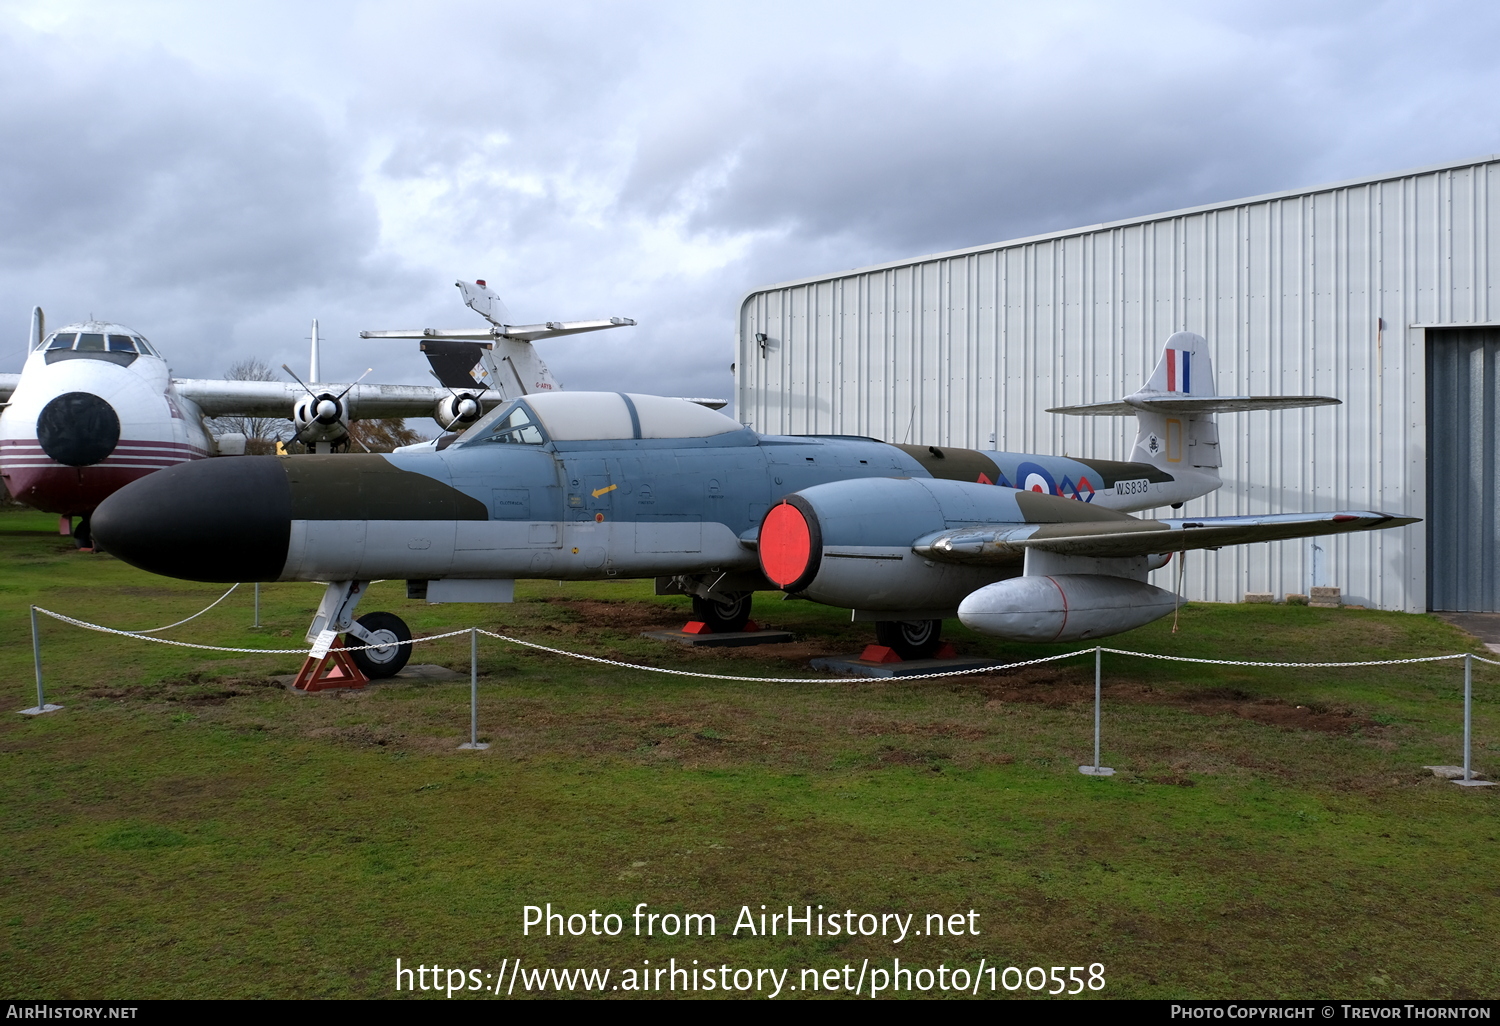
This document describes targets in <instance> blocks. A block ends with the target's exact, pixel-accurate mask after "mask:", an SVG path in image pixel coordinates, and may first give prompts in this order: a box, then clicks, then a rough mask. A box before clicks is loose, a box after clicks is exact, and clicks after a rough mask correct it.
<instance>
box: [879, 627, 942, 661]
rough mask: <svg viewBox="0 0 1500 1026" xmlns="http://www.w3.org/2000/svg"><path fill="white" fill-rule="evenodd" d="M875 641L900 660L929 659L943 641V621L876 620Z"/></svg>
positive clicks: (935, 653)
mask: <svg viewBox="0 0 1500 1026" xmlns="http://www.w3.org/2000/svg"><path fill="white" fill-rule="evenodd" d="M875 639H876V640H877V641H879V642H880V643H881V644H882V645H884V646H885V647H886V648H889V649H890V650H891V651H893V652H895V653H896V654H897V655H898V656H900V657H901V658H902V659H931V658H932V657H933V656H935V655H937V650H938V646H939V645H940V644H942V641H943V621H941V620H877V621H876V622H875Z"/></svg>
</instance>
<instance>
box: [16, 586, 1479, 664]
mask: <svg viewBox="0 0 1500 1026" xmlns="http://www.w3.org/2000/svg"><path fill="white" fill-rule="evenodd" d="M230 590H231V591H232V590H233V589H230ZM226 595H227V593H226ZM219 601H223V598H222V597H221V598H220V600H219ZM215 604H216V605H217V603H215ZM32 608H34V609H35V610H36V611H37V612H38V613H45V614H46V615H48V616H50V617H52V618H53V619H54V620H61V621H62V622H63V623H70V624H72V625H73V626H75V627H82V628H84V629H85V630H90V631H99V632H101V633H103V634H115V635H118V636H120V637H122V638H135V639H137V640H138V641H151V642H155V643H156V644H158V645H176V646H177V647H179V648H196V649H201V650H204V651H208V652H238V653H250V654H254V655H300V656H310V655H311V654H312V649H311V648H226V647H224V646H222V645H195V644H193V643H192V642H190V641H173V640H171V639H169V638H150V637H147V636H146V635H145V634H144V633H141V632H138V631H122V630H116V629H115V628H113V627H103V626H100V625H99V624H97V623H89V622H88V621H86V620H78V619H75V618H73V617H71V616H65V615H64V614H62V613H54V612H53V611H52V610H50V609H44V608H43V607H41V606H33V607H32ZM210 608H212V607H210ZM206 611H207V610H205V612H206ZM189 619H191V617H190V618H189ZM183 622H184V623H185V622H186V621H183ZM173 626H175V624H174V625H173ZM157 629H158V630H165V628H157ZM470 630H474V631H477V632H478V633H480V634H483V635H485V636H486V637H490V638H494V639H495V640H497V641H504V642H507V643H508V644H511V645H520V646H522V647H523V648H531V649H536V650H537V651H539V652H549V653H551V654H552V655H560V656H566V657H568V658H569V659H582V660H585V661H587V662H591V663H602V664H603V665H605V666H622V667H624V668H626V669H630V670H644V671H646V672H648V673H667V674H671V675H673V676H676V677H700V678H702V679H705V680H734V681H741V682H743V683H748V684H826V683H827V682H828V678H827V677H737V676H732V675H730V674H723V673H698V672H695V671H693V670H669V669H665V668H663V667H659V666H641V665H640V664H638V663H627V662H623V661H621V660H619V659H605V658H604V657H602V656H592V655H585V654H584V653H582V652H569V651H567V650H566V649H562V648H552V647H550V646H548V645H539V644H537V643H536V642H534V641H523V640H522V639H520V638H512V637H510V636H508V635H505V634H496V633H495V632H493V631H487V630H485V629H484V628H483V627H474V628H469V627H465V628H462V629H461V630H456V631H449V632H447V633H446V634H433V635H430V636H428V637H423V638H410V639H408V640H406V641H391V642H387V643H386V644H381V645H355V646H350V647H348V648H345V649H344V650H343V651H345V652H363V651H366V650H368V649H372V648H390V647H391V646H392V645H415V644H417V643H418V642H423V641H441V640H442V639H444V638H454V637H457V636H459V635H460V634H468V633H469V631H470ZM1099 650H1100V651H1101V652H1108V653H1110V654H1111V655H1122V656H1135V657H1136V658H1138V659H1160V660H1165V661H1167V662H1177V663H1204V664H1208V665H1210V666H1263V667H1276V668H1299V667H1313V668H1317V667H1323V668H1327V667H1342V666H1404V665H1407V664H1410V663H1437V662H1445V661H1447V660H1450V659H1462V658H1464V656H1465V655H1466V654H1468V655H1470V656H1471V658H1473V659H1475V660H1477V661H1478V662H1481V663H1488V664H1489V665H1491V666H1500V662H1497V661H1496V660H1494V659H1486V658H1484V657H1483V656H1477V655H1472V653H1463V652H1460V653H1457V654H1455V655H1440V656H1420V657H1417V658H1413V659H1369V660H1362V661H1359V662H1348V663H1286V662H1257V661H1253V660H1246V659H1197V658H1193V657H1191V656H1174V655H1158V654H1157V653H1155V652H1131V651H1128V650H1126V649H1122V648H1104V647H1103V646H1100V648H1099ZM1093 651H1094V649H1092V648H1082V649H1079V650H1077V651H1076V652H1064V653H1062V654H1061V655H1053V656H1042V657H1041V658H1039V659H1027V660H1024V661H1022V662H1016V663H994V664H991V665H989V666H977V667H974V668H972V669H968V670H945V671H943V672H941V673H919V674H911V675H903V676H902V677H901V679H902V680H934V679H937V678H940V677H966V676H971V675H973V674H976V673H991V672H995V671H1000V670H1018V669H1020V668H1022V667H1024V666H1039V665H1041V664H1042V663H1055V662H1058V661H1060V660H1063V659H1072V658H1074V657H1075V656H1081V655H1088V654H1089V653H1090V652H1093Z"/></svg>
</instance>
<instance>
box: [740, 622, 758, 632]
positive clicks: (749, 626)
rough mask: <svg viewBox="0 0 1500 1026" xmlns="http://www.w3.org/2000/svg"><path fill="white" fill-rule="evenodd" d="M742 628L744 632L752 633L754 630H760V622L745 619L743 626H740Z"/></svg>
mask: <svg viewBox="0 0 1500 1026" xmlns="http://www.w3.org/2000/svg"><path fill="white" fill-rule="evenodd" d="M742 630H743V631H744V633H746V634H754V633H755V632H756V631H758V630H760V624H758V623H756V622H755V621H754V620H746V621H745V626H744V627H743V628H742Z"/></svg>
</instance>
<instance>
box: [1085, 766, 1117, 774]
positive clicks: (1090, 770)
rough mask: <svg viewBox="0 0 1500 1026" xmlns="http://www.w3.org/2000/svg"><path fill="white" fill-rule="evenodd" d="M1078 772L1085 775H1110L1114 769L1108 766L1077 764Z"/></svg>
mask: <svg viewBox="0 0 1500 1026" xmlns="http://www.w3.org/2000/svg"><path fill="white" fill-rule="evenodd" d="M1078 772H1079V773H1082V774H1083V775H1084V776H1086V777H1112V776H1114V775H1115V771H1114V770H1112V769H1110V768H1109V767H1108V766H1079V767H1078Z"/></svg>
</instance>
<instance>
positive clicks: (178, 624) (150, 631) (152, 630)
mask: <svg viewBox="0 0 1500 1026" xmlns="http://www.w3.org/2000/svg"><path fill="white" fill-rule="evenodd" d="M238 587H239V585H238V584H231V585H230V586H229V590H228V591H226V592H225V593H224V594H222V595H220V596H219V597H218V598H216V599H214V600H213V601H212V602H210V603H209V604H208V605H206V606H204V607H203V608H202V609H200V610H198V611H197V612H196V613H194V614H193V615H192V616H189V617H187V618H186V619H182V620H178V621H177V622H176V623H169V624H167V625H166V626H165V627H147V628H145V629H144V630H139V631H131V632H130V633H131V634H157V633H160V632H161V631H169V630H171V629H172V628H173V627H181V626H182V625H183V624H185V623H187V622H188V620H196V619H198V617H200V616H202V615H203V614H204V613H206V612H208V611H209V610H210V609H212V608H213V607H214V606H216V605H218V604H219V603H220V602H223V601H224V600H225V599H227V598H228V597H229V596H230V595H233V594H234V589H236V588H238Z"/></svg>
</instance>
